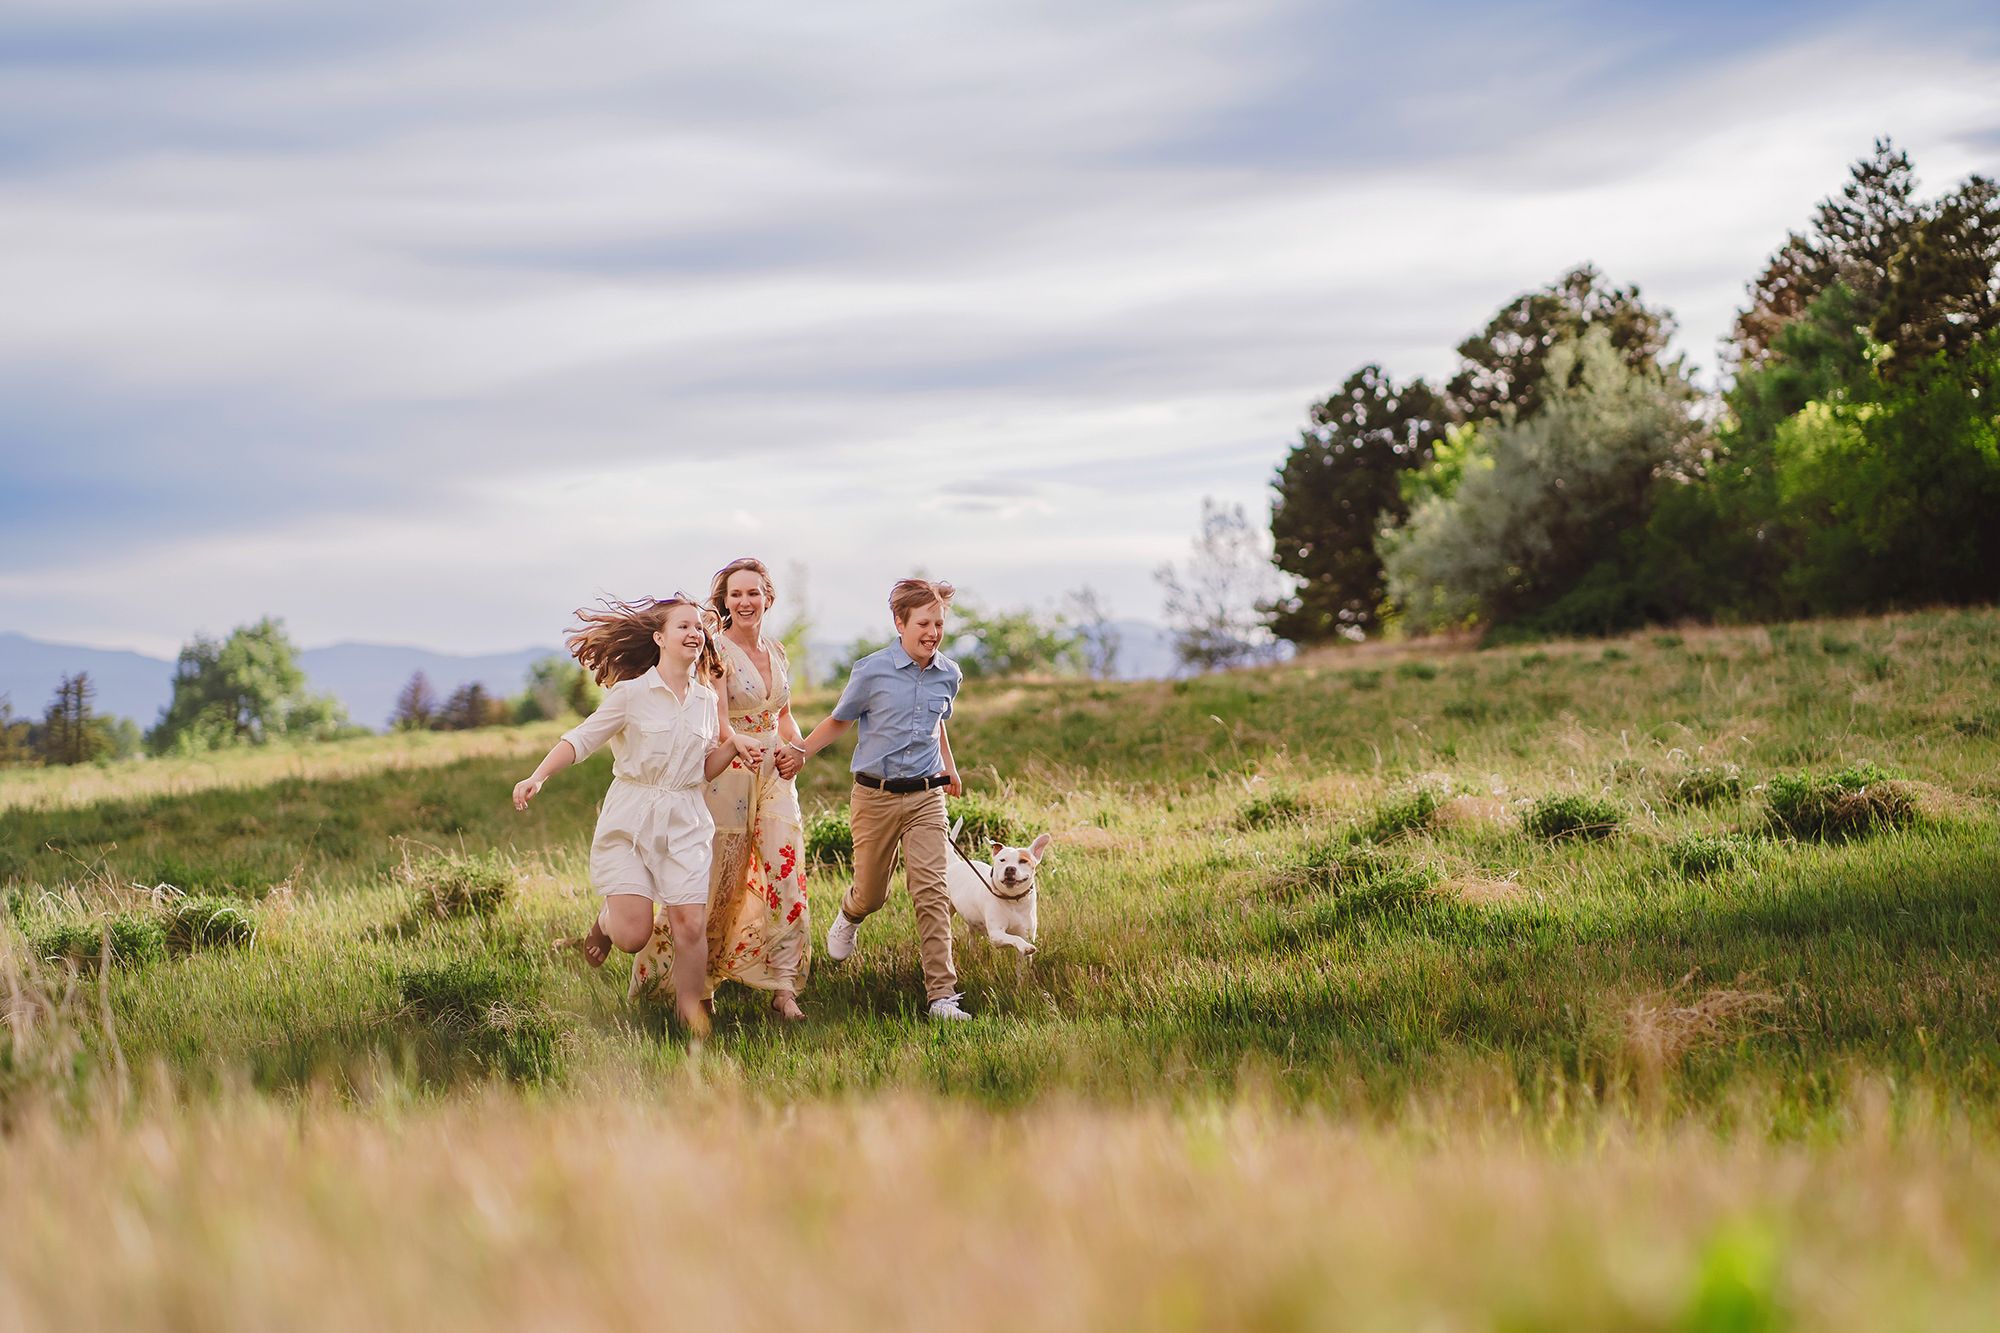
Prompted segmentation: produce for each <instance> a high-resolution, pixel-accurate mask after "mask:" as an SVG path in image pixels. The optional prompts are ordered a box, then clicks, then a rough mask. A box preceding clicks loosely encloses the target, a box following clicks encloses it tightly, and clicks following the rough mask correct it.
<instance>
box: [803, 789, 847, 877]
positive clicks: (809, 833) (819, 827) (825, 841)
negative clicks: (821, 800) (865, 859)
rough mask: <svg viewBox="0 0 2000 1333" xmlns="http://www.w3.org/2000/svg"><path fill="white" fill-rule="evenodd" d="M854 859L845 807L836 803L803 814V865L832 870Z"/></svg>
mask: <svg viewBox="0 0 2000 1333" xmlns="http://www.w3.org/2000/svg"><path fill="white" fill-rule="evenodd" d="M853 862H854V826H853V825H852V824H851V823H849V822H848V817H847V807H846V806H844V805H836V806H834V807H832V808H831V809H827V810H821V811H819V812H817V813H816V814H811V815H807V816H806V864H807V865H815V866H822V867H824V868H826V869H828V870H832V869H834V868H835V867H838V866H844V865H852V864H853Z"/></svg>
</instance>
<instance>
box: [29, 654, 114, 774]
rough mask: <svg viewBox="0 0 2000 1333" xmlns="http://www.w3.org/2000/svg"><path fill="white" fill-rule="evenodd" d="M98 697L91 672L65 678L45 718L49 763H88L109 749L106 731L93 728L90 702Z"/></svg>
mask: <svg viewBox="0 0 2000 1333" xmlns="http://www.w3.org/2000/svg"><path fill="white" fill-rule="evenodd" d="M96 695H97V686H95V685H94V684H92V683H91V680H90V673H89V672H87V671H79V672H77V673H76V674H75V675H74V676H64V677H63V678H62V684H60V685H58V686H57V687H56V693H55V697H54V698H53V699H51V700H50V701H49V707H48V711H47V712H46V713H45V714H43V716H42V738H41V740H42V746H41V748H42V757H43V758H44V759H46V760H47V761H48V762H49V763H51V764H83V763H88V762H89V761H91V760H92V759H95V758H96V757H97V756H98V755H99V754H100V753H102V752H103V751H104V750H105V749H106V748H108V741H107V738H106V737H105V735H104V728H103V727H101V726H96V725H93V721H94V719H93V717H92V714H91V708H90V701H91V700H92V699H93V698H95V697H96Z"/></svg>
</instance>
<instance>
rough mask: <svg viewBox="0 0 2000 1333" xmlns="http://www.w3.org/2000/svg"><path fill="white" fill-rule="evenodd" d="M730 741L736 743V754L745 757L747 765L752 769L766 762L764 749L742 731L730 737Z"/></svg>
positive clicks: (744, 760)
mask: <svg viewBox="0 0 2000 1333" xmlns="http://www.w3.org/2000/svg"><path fill="white" fill-rule="evenodd" d="M730 739H731V740H732V741H734V742H735V743H736V753H737V754H739V755H741V756H742V757H743V762H744V763H745V764H747V765H749V766H750V767H751V768H756V767H757V766H758V765H759V764H762V763H763V762H764V747H763V746H761V745H759V744H758V743H757V742H756V741H753V740H751V739H750V738H749V737H748V736H745V735H744V734H743V733H742V732H740V731H739V732H737V733H736V734H735V735H734V736H732V737H730Z"/></svg>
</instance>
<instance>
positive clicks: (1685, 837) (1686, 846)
mask: <svg viewBox="0 0 2000 1333" xmlns="http://www.w3.org/2000/svg"><path fill="white" fill-rule="evenodd" d="M1756 853H1757V845H1756V844H1755V843H1753V842H1750V841H1748V840H1747V839H1744V838H1738V837H1732V836H1730V835H1729V834H1726V833H1683V834H1681V836H1680V837H1678V838H1675V839H1674V840H1673V841H1672V842H1670V843H1668V844H1667V860H1668V861H1669V862H1670V863H1672V865H1673V867H1674V869H1676V870H1678V871H1680V872H1681V874H1682V875H1684V876H1686V877H1687V878H1689V879H1699V878H1701V877H1702V876H1703V875H1712V874H1714V873H1715V872H1716V871H1718V870H1733V869H1735V868H1736V867H1737V866H1740V865H1742V864H1743V863H1744V862H1746V861H1749V860H1751V859H1753V858H1754V857H1755V856H1756Z"/></svg>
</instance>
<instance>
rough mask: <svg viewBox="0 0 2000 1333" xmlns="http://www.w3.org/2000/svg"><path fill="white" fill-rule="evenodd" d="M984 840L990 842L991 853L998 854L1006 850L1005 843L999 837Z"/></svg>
mask: <svg viewBox="0 0 2000 1333" xmlns="http://www.w3.org/2000/svg"><path fill="white" fill-rule="evenodd" d="M986 841H987V842H989V843H991V844H992V846H993V854H994V855H995V856H998V855H1000V853H1002V852H1004V851H1006V850H1007V844H1006V843H1004V842H1002V841H1000V839H998V838H988V839H987V840H986Z"/></svg>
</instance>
